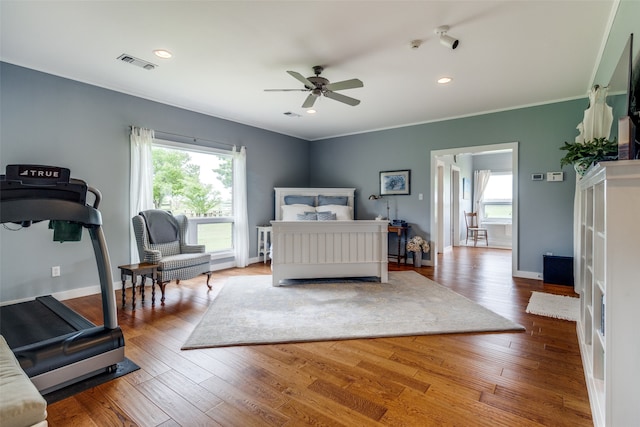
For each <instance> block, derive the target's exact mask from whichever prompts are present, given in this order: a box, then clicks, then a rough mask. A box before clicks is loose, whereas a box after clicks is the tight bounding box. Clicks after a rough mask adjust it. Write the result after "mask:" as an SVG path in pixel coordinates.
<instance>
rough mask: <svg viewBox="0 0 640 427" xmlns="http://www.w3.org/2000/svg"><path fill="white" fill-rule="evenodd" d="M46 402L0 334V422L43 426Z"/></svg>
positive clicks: (10, 426) (10, 425)
mask: <svg viewBox="0 0 640 427" xmlns="http://www.w3.org/2000/svg"><path fill="white" fill-rule="evenodd" d="M46 419H47V402H46V401H45V400H44V398H43V397H42V396H41V395H40V392H38V389H36V386H34V385H33V383H32V382H31V380H30V379H29V377H28V376H27V374H25V373H24V371H23V370H22V368H21V367H20V364H19V363H18V361H17V360H16V358H15V356H14V355H13V352H12V351H11V349H10V348H9V346H8V345H7V342H6V341H5V339H4V337H3V336H2V335H0V426H2V427H25V426H38V427H44V426H47V425H48V424H47V421H46Z"/></svg>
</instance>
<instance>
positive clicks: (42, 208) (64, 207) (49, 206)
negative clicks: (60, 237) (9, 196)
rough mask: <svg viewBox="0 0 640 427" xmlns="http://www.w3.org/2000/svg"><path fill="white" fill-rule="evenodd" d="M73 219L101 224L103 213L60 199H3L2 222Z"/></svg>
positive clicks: (89, 224)
mask: <svg viewBox="0 0 640 427" xmlns="http://www.w3.org/2000/svg"><path fill="white" fill-rule="evenodd" d="M49 220H59V221H73V222H78V223H80V224H82V225H84V226H100V225H101V224H102V215H101V214H100V211H98V210H97V209H95V208H93V207H91V206H86V205H81V204H79V203H76V202H73V201H69V200H60V199H13V200H4V201H2V209H1V210H0V222H1V223H3V224H4V223H8V222H14V223H21V222H24V221H33V222H36V221H49Z"/></svg>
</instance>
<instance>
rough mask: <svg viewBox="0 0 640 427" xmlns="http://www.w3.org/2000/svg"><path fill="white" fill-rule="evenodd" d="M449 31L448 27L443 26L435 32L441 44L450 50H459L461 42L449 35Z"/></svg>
mask: <svg viewBox="0 0 640 427" xmlns="http://www.w3.org/2000/svg"><path fill="white" fill-rule="evenodd" d="M447 31H449V26H448V25H442V26H440V27H438V28H436V29H435V30H434V32H435V33H436V34H437V35H438V36H440V44H442V45H444V46H446V47H448V48H449V49H455V48H457V47H458V44H459V40H458V39H454V38H453V37H451V36H449V35H447Z"/></svg>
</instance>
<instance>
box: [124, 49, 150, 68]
mask: <svg viewBox="0 0 640 427" xmlns="http://www.w3.org/2000/svg"><path fill="white" fill-rule="evenodd" d="M118 59H119V60H120V61H122V62H126V63H128V64H131V65H135V66H136V67H140V68H144V69H145V70H153V69H154V68H156V67H157V65H155V64H152V63H151V62H147V61H145V60H143V59H140V58H136V57H135V56H131V55H127V54H126V53H123V54H122V55H120V56H118Z"/></svg>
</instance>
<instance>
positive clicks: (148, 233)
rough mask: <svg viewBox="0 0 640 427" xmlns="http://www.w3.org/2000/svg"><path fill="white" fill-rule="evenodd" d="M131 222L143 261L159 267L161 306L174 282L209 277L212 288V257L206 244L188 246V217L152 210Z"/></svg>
mask: <svg viewBox="0 0 640 427" xmlns="http://www.w3.org/2000/svg"><path fill="white" fill-rule="evenodd" d="M131 221H132V222H133V230H134V232H135V236H136V242H137V244H138V254H139V255H140V262H149V263H152V264H158V268H157V272H158V273H157V277H156V281H157V283H158V285H159V286H160V291H161V292H162V299H161V300H160V301H161V303H162V304H164V291H165V287H166V286H167V284H168V283H169V282H171V281H172V280H175V281H176V283H178V284H179V283H180V280H188V279H193V278H194V277H196V276H198V275H200V274H206V275H207V287H208V288H209V289H211V285H209V279H210V278H211V266H210V264H211V255H210V254H207V253H205V248H204V245H188V244H186V239H185V236H186V233H187V226H188V221H187V217H185V216H184V215H176V216H173V215H172V214H171V213H170V212H167V211H163V210H159V209H152V210H148V211H143V212H140V214H139V215H136V216H134V217H133V218H132V219H131Z"/></svg>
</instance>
